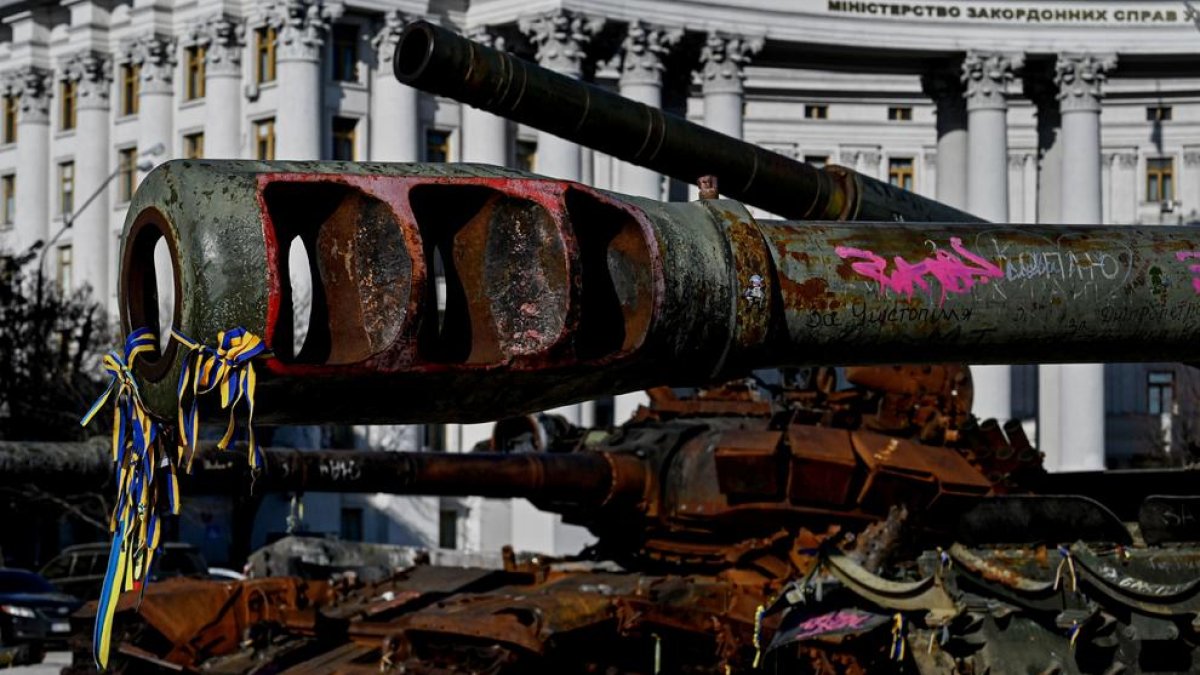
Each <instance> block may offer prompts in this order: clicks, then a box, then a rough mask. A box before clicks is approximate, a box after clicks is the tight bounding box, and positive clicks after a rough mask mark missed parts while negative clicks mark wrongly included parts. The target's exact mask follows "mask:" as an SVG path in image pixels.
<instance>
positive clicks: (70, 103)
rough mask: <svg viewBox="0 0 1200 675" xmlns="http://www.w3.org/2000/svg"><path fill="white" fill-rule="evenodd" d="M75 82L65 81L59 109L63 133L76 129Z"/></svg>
mask: <svg viewBox="0 0 1200 675" xmlns="http://www.w3.org/2000/svg"><path fill="white" fill-rule="evenodd" d="M75 93H76V87H75V81H74V80H63V83H62V96H60V97H59V98H60V99H61V102H60V103H59V105H60V107H59V109H58V112H59V115H58V118H59V125H60V127H61V128H62V130H63V131H67V130H69V129H74V128H75Z"/></svg>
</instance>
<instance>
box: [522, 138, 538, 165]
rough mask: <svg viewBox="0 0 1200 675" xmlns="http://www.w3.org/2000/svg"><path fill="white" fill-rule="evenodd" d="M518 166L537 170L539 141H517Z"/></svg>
mask: <svg viewBox="0 0 1200 675" xmlns="http://www.w3.org/2000/svg"><path fill="white" fill-rule="evenodd" d="M517 168H518V169H520V170H521V171H537V141H517Z"/></svg>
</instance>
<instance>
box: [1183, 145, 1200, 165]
mask: <svg viewBox="0 0 1200 675" xmlns="http://www.w3.org/2000/svg"><path fill="white" fill-rule="evenodd" d="M1183 163H1184V165H1185V166H1200V148H1184V149H1183Z"/></svg>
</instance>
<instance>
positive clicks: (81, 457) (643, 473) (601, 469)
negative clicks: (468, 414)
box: [0, 439, 649, 508]
mask: <svg viewBox="0 0 1200 675" xmlns="http://www.w3.org/2000/svg"><path fill="white" fill-rule="evenodd" d="M244 452H245V451H244V449H243V450H241V451H240V454H237V453H239V451H238V450H237V449H235V450H234V451H233V452H232V453H231V452H222V451H218V450H216V449H215V446H213V445H211V444H209V445H206V446H203V447H202V448H201V449H200V454H199V456H198V457H197V459H196V462H195V466H194V467H193V469H194V470H193V472H192V474H190V475H187V476H184V477H183V481H184V483H185V489H186V490H187V492H188V493H190V494H224V493H229V492H234V493H243V492H245V489H244V488H245V482H246V481H247V480H250V476H249V472H248V471H247V469H246V467H245V462H241V461H236V460H235V457H241V456H242V455H244ZM263 457H264V460H265V464H264V466H263V470H262V472H261V473H260V474H259V475H258V476H256V477H254V478H253V481H254V482H253V489H254V491H256V492H262V491H269V492H350V493H368V494H373V493H384V494H398V495H442V496H449V497H494V498H511V497H524V498H527V499H530V500H533V501H536V502H544V503H568V504H570V505H571V506H572V507H578V508H598V507H601V506H605V505H609V504H628V503H631V502H632V503H637V502H639V501H640V500H641V499H642V497H643V494H644V492H645V485H646V481H647V480H649V478H648V476H649V467H648V465H647V464H646V463H645V462H644V461H642V460H640V459H637V458H635V457H633V456H631V455H628V454H614V453H605V452H574V453H569V454H549V453H519V454H503V453H463V454H459V453H436V452H379V451H364V450H295V449H290V448H265V449H264V450H263ZM112 473H113V462H112V457H111V455H110V453H109V448H108V441H107V439H96V440H93V441H87V442H81V443H24V442H15V441H0V488H11V487H22V486H29V485H36V486H37V487H38V489H39V490H40V491H45V492H50V493H58V494H68V493H76V492H89V491H95V490H96V489H98V488H99V487H101V486H104V485H106V484H107V483H109V482H111V481H112V480H113V475H112Z"/></svg>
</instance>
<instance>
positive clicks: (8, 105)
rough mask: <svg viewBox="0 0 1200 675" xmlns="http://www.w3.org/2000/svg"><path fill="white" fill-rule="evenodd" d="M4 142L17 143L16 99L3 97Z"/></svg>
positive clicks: (14, 97)
mask: <svg viewBox="0 0 1200 675" xmlns="http://www.w3.org/2000/svg"><path fill="white" fill-rule="evenodd" d="M4 142H5V143H16V142H17V97H16V96H5V97H4Z"/></svg>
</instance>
